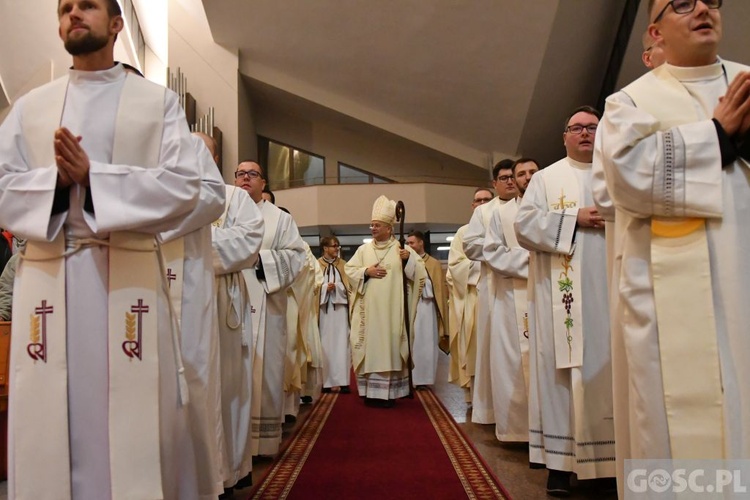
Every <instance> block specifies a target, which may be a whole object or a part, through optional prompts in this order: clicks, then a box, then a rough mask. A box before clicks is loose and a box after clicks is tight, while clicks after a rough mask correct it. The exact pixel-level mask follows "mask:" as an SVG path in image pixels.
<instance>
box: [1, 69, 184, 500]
mask: <svg viewBox="0 0 750 500" xmlns="http://www.w3.org/2000/svg"><path fill="white" fill-rule="evenodd" d="M67 86H68V78H67V77H65V78H61V79H59V80H56V81H55V82H52V83H51V84H49V85H47V86H45V87H43V88H40V89H37V91H36V92H37V94H36V98H35V99H30V100H28V101H27V102H26V104H25V107H24V110H23V129H24V138H25V140H26V141H27V146H28V147H27V150H28V152H29V155H30V157H31V158H30V160H29V162H30V166H31V168H39V167H45V166H48V165H53V164H54V150H53V141H52V138H53V135H54V132H55V130H56V129H57V128H58V127H59V126H60V120H61V116H62V113H63V108H64V103H65V98H66V93H67ZM134 109H136V110H138V112H137V113H134V112H133V110H134ZM163 117H164V89H163V88H159V87H157V86H155V85H153V84H151V83H150V82H147V81H146V80H143V79H141V78H139V77H134V76H128V77H127V78H126V81H125V83H124V85H123V89H122V93H121V97H120V102H119V106H118V113H117V119H116V125H115V137H114V145H113V150H112V162H113V163H119V164H131V165H141V166H145V167H155V166H157V165H158V162H159V156H160V150H161V137H162V129H163V126H164V123H163V121H164V118H163ZM136 144H137V145H138V147H134V145H136ZM76 244H83V245H89V244H90V245H100V244H101V245H108V246H109V247H110V250H109V261H110V262H109V272H110V275H109V296H108V307H109V325H108V336H109V349H108V351H109V352H108V357H109V387H110V391H109V392H110V403H109V440H110V466H111V469H110V474H111V485H112V498H114V499H119V498H162V497H163V493H162V488H161V460H160V446H159V445H160V440H159V357H158V342H157V336H156V335H157V286H159V283H163V281H162V280H161V279H160V269H159V255H158V245H157V242H156V240H155V238H154V236H153V235H148V234H143V233H131V232H113V233H111V234H110V238H109V241H98V240H89V241H88V242H87V241H80V242H67V246H68V247H69V248H68V250H67V252H68V253H71V252H74V251H75V245H76ZM71 247H72V248H71ZM65 254H66V241H65V236H64V234H63V233H62V232H61V233H60V234H59V236H58V237H57V238H56V239H55V240H54V241H51V242H34V241H29V242H28V244H27V249H26V252H25V254H24V259H23V261H22V264H21V269H20V273H19V274H20V275H21V276H22V279H21V280H20V281H19V286H18V287H17V289H16V297H15V303H14V313H15V315H16V316H17V318H18V320H17V321H14V322H13V339H14V342H13V347H12V349H13V352H12V356H13V358H14V373H13V378H14V387H13V390H14V391H16V392H17V396H16V397H15V398H14V405H15V408H14V409H13V412H14V419H15V425H24V426H28V425H29V423H30V422H33V424H34V428H33V430H30V429H25V430H24V431H23V432H15V433H14V438H15V446H14V451H15V454H14V456H12V457H10V459H11V460H13V461H14V462H15V465H14V473H15V483H14V484H15V494H16V497H17V498H34V499H38V498H55V499H59V498H69V496H70V491H71V478H70V473H71V464H70V456H69V442H68V436H69V434H68V396H67V377H68V376H67V351H66V336H67V331H66V299H65V294H66V290H65ZM70 292H71V293H75V291H74V290H71V291H70ZM26 318H28V319H26ZM173 340H175V342H176V339H174V337H173ZM175 348H176V353H175V354H176V356H178V358H177V361H178V362H177V365H178V367H181V363H180V362H179V346H178V345H177V344H176V346H175ZM180 390H181V396H182V403H183V404H185V403H186V402H187V392H186V383H185V381H184V376H182V374H180ZM40 449H43V450H45V452H44V453H40V451H39V450H40ZM39 478H43V479H42V480H41V481H40V479H39Z"/></svg>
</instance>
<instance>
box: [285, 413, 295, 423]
mask: <svg viewBox="0 0 750 500" xmlns="http://www.w3.org/2000/svg"><path fill="white" fill-rule="evenodd" d="M296 421H297V417H295V416H294V415H284V423H285V424H293V423H295V422H296Z"/></svg>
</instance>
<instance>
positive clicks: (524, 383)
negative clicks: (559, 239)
mask: <svg viewBox="0 0 750 500" xmlns="http://www.w3.org/2000/svg"><path fill="white" fill-rule="evenodd" d="M538 170H539V166H538V165H537V163H536V161H534V160H532V159H531V158H520V159H518V160H516V161H515V162H514V163H513V170H512V172H513V180H514V182H515V183H516V186H517V188H518V193H519V196H518V198H515V199H513V200H510V201H509V202H508V203H506V204H505V205H500V206H499V207H498V208H497V209H496V210H494V211H493V212H492V218H491V219H490V223H489V226H488V227H487V237H486V238H485V240H484V258H485V261H486V262H487V265H489V266H490V268H491V269H492V272H493V273H494V274H493V277H492V280H493V283H494V285H495V291H496V294H497V297H498V299H499V304H498V305H497V307H494V308H493V309H492V313H491V314H492V317H491V319H490V323H491V324H492V328H494V329H495V330H496V332H497V335H496V336H494V337H493V338H494V339H496V340H495V341H496V342H497V344H498V345H497V347H498V350H497V351H496V352H497V354H498V355H499V357H498V358H494V359H493V360H492V361H493V363H492V387H493V389H494V390H493V399H492V403H493V408H494V412H495V436H496V437H497V439H498V440H500V441H504V442H508V441H517V442H525V441H528V440H529V404H528V386H529V322H528V297H527V293H526V288H527V279H528V276H529V251H528V250H526V249H525V248H521V246H520V245H519V244H518V240H517V239H516V232H515V230H514V229H513V223H514V222H515V220H516V213H517V212H518V204H519V203H520V201H521V199H522V198H523V194H524V192H525V191H526V187H527V186H528V184H529V181H530V180H531V176H532V175H534V174H535V173H536V172H537V171H538Z"/></svg>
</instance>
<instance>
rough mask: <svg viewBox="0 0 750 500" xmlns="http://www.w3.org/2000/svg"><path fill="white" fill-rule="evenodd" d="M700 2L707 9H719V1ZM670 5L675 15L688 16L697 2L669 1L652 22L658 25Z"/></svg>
mask: <svg viewBox="0 0 750 500" xmlns="http://www.w3.org/2000/svg"><path fill="white" fill-rule="evenodd" d="M701 2H703V3H704V4H706V7H708V8H709V9H718V8H719V7H721V0H701ZM670 5H671V6H672V10H674V11H675V14H690V13H691V12H693V11H694V10H695V6H696V5H698V0H671V1H670V2H669V3H667V5H665V6H664V8H663V9H661V12H659V14H658V15H657V16H656V19H654V20H653V21H652V22H654V23H658V22H659V20H660V19H661V18H662V17H664V13H665V12H666V11H667V8H668V7H669V6H670Z"/></svg>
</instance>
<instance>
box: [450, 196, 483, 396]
mask: <svg viewBox="0 0 750 500" xmlns="http://www.w3.org/2000/svg"><path fill="white" fill-rule="evenodd" d="M493 197H494V195H493V194H492V191H490V190H489V189H485V188H477V189H476V190H475V191H474V197H473V198H472V202H471V208H472V210H474V209H475V208H477V207H478V206H479V205H483V204H485V203H489V202H490V201H492V198H493ZM468 227H469V225H468V224H466V225H464V226H461V227H460V228H458V230H457V231H456V234H455V235H454V237H453V241H451V244H450V250H449V251H448V270H447V271H446V273H445V281H446V284H447V286H448V293H449V299H448V306H449V308H450V312H449V314H448V326H449V332H450V334H449V348H450V353H451V354H450V368H449V371H448V381H449V382H451V383H453V384H457V385H458V386H459V387H461V388H463V390H464V398H465V400H466V402H467V403H469V404H471V400H472V385H473V379H474V364H475V362H476V358H477V337H476V310H477V283H479V270H480V264H479V263H478V262H475V261H473V260H470V259H469V258H468V257H466V254H465V253H464V248H463V235H464V233H465V232H466V230H467V229H468Z"/></svg>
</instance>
